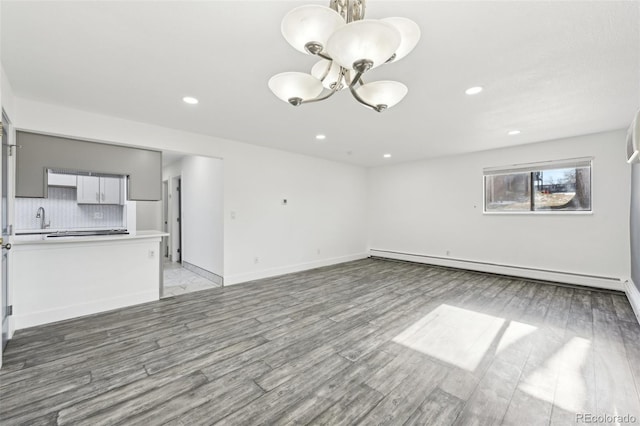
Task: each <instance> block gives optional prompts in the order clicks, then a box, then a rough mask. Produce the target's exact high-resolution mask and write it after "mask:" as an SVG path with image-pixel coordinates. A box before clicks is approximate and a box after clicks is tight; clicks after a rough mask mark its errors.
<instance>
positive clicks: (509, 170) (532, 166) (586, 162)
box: [482, 157, 595, 216]
mask: <svg viewBox="0 0 640 426" xmlns="http://www.w3.org/2000/svg"><path fill="white" fill-rule="evenodd" d="M587 166H588V167H589V171H590V173H589V176H590V179H591V182H590V185H589V188H590V198H591V210H524V211H515V210H512V211H509V210H500V211H494V210H487V192H486V191H487V190H486V181H487V180H486V178H487V176H494V175H508V174H515V173H531V172H537V171H543V170H553V169H570V168H578V167H587ZM593 175H594V174H593V157H579V158H567V159H562V160H550V161H540V162H535V163H522V164H511V165H507V166H497V167H485V168H483V169H482V214H485V215H535V216H539V215H543V216H544V215H593V212H594V210H595V209H594V196H593V192H594V191H593V181H594V178H593ZM534 191H535V189H534V188H533V187H532V188H531V192H534Z"/></svg>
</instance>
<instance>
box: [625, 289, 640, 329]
mask: <svg viewBox="0 0 640 426" xmlns="http://www.w3.org/2000/svg"><path fill="white" fill-rule="evenodd" d="M625 287H626V288H625V290H626V293H627V299H629V303H631V307H632V308H633V312H634V313H635V314H636V319H637V320H638V323H640V291H638V287H636V286H635V284H634V283H633V281H632V280H631V279H629V281H627V282H625Z"/></svg>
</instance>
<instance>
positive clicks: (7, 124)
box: [0, 108, 16, 367]
mask: <svg viewBox="0 0 640 426" xmlns="http://www.w3.org/2000/svg"><path fill="white" fill-rule="evenodd" d="M0 114H1V117H2V124H3V127H4V130H5V132H6V135H7V140H6V141H2V143H3V144H7V145H9V146H10V147H12V149H14V152H13V155H10V156H9V157H8V158H7V170H6V176H7V182H6V183H7V185H6V186H7V194H6V200H7V205H6V206H5V207H6V212H5V214H6V215H7V228H8V229H7V239H8V241H4V243H5V244H6V243H10V242H11V236H12V235H13V223H14V207H13V206H14V194H15V188H14V182H15V179H14V178H13V177H14V171H15V149H16V144H15V143H14V141H15V129H14V127H13V125H12V123H11V120H10V119H9V116H8V114H7V112H6V111H5V110H4V108H2V109H1V110H0ZM0 155H4V149H3V150H2V151H0ZM1 167H2V165H1V163H0V168H1ZM0 172H2V171H1V170H0ZM1 176H2V175H1V174H0V178H1ZM1 192H2V186H0V195H1ZM6 266H7V268H8V273H7V277H8V282H7V283H6V284H7V300H6V301H4V300H3V294H2V291H0V304H2V303H6V305H7V306H11V305H12V304H13V289H12V287H11V255H10V252H9V251H8V252H7V264H6ZM2 279H3V277H2V274H0V280H2ZM1 321H2V318H0V327H1V326H2V324H1ZM7 321H8V333H7V341H9V340H11V338H12V337H13V333H14V324H13V318H12V315H9V316H8V318H7ZM0 332H2V330H0ZM3 351H4V348H3V344H0V367H1V366H2V353H3Z"/></svg>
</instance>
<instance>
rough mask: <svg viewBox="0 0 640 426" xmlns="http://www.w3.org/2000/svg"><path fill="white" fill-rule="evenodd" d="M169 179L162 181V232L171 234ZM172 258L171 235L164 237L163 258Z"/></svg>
mask: <svg viewBox="0 0 640 426" xmlns="http://www.w3.org/2000/svg"><path fill="white" fill-rule="evenodd" d="M169 216H170V215H169V179H165V180H163V181H162V232H166V233H167V234H169ZM170 258H171V249H170V247H169V237H162V259H170Z"/></svg>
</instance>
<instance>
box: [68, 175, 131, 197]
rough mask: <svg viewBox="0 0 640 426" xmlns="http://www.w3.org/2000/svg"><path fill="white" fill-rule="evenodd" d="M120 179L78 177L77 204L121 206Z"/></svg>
mask: <svg viewBox="0 0 640 426" xmlns="http://www.w3.org/2000/svg"><path fill="white" fill-rule="evenodd" d="M122 195H123V194H122V179H121V178H112V177H97V176H78V204H122V203H123V196H122Z"/></svg>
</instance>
